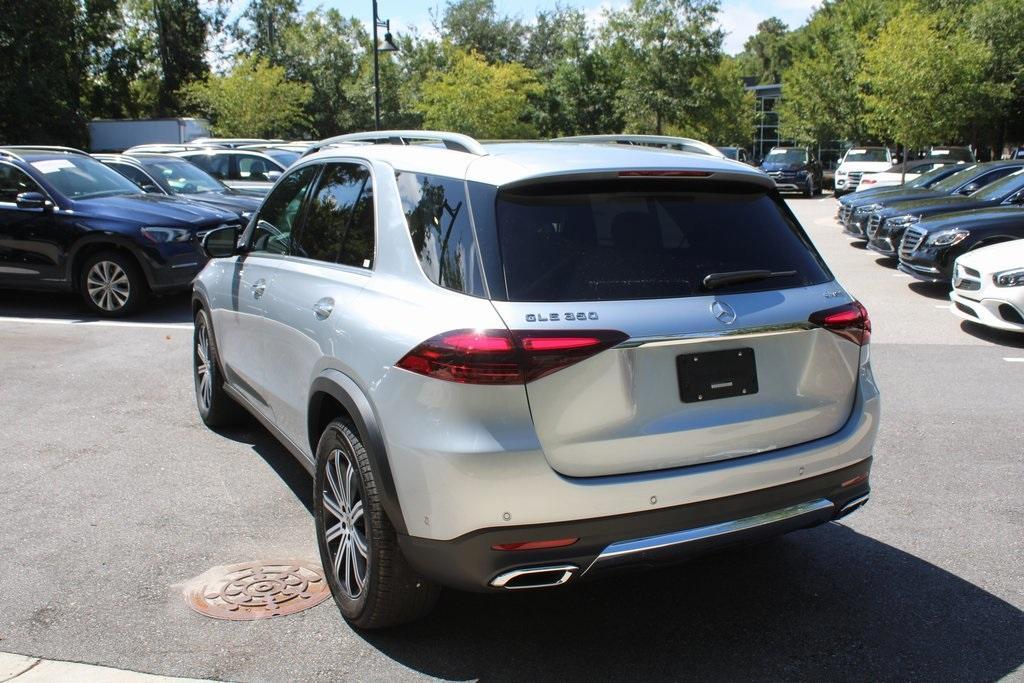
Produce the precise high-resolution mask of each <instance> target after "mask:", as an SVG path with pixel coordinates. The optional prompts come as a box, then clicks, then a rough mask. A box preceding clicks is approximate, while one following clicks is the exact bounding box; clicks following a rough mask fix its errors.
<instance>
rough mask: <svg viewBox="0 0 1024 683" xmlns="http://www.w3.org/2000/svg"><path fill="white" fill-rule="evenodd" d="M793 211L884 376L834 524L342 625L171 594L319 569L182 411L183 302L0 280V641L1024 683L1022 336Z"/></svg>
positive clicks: (100, 655) (425, 662)
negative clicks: (281, 563)
mask: <svg viewBox="0 0 1024 683" xmlns="http://www.w3.org/2000/svg"><path fill="white" fill-rule="evenodd" d="M790 204H791V206H792V207H793V209H794V210H795V211H796V213H797V215H798V216H799V217H800V219H801V221H802V222H803V224H804V226H805V228H806V229H807V230H808V232H809V233H810V234H811V236H812V238H813V240H814V241H815V243H816V244H817V245H818V246H819V248H820V250H821V251H822V253H823V254H824V256H825V258H826V260H827V262H828V263H829V265H830V266H831V267H832V269H833V271H834V272H835V273H836V275H837V276H838V277H839V278H840V280H841V281H842V282H843V284H844V285H845V286H846V287H847V288H848V289H850V290H851V291H852V292H853V293H854V294H855V295H856V296H857V297H859V298H860V300H861V301H862V302H863V303H864V304H865V305H866V306H867V308H868V310H869V311H870V314H871V317H872V321H873V323H874V333H873V339H872V347H871V353H872V354H873V363H874V368H875V374H876V377H877V380H878V383H879V385H880V387H881V390H882V392H883V416H882V424H881V431H880V434H879V439H878V442H877V445H876V449H875V466H874V470H873V472H872V486H873V494H872V499H871V501H870V503H869V504H868V505H867V506H866V507H865V508H863V509H862V510H860V511H858V512H857V513H855V514H854V515H852V516H850V517H848V518H846V519H844V520H843V521H842V522H840V523H833V524H828V525H825V526H822V527H818V528H816V529H812V530H807V531H800V532H796V533H794V534H791V535H789V536H786V537H783V538H781V539H778V540H775V541H771V542H768V543H765V544H761V545H758V546H753V547H747V548H742V549H737V550H732V551H729V552H725V553H722V554H718V555H713V556H708V557H704V558H701V559H699V560H695V561H693V562H690V563H688V564H685V565H681V566H678V567H675V568H671V569H667V570H662V571H658V572H654V573H647V574H641V575H634V576H631V577H623V578H619V579H615V580H612V581H606V582H600V583H590V584H580V585H579V586H577V587H574V588H570V589H566V590H555V591H539V592H533V593H525V594H512V595H497V596H489V595H469V594H461V593H456V592H451V591H449V592H446V593H444V594H443V595H442V598H441V600H440V602H439V604H438V607H437V609H436V611H435V612H434V613H433V614H432V615H431V616H429V617H428V618H427V619H425V620H423V621H421V622H418V623H416V624H413V625H411V626H407V627H404V628H401V629H396V630H392V631H388V632H381V633H367V634H361V633H357V632H354V631H353V630H352V629H350V628H349V627H348V626H347V625H346V624H345V622H344V621H343V620H342V619H341V618H340V616H339V614H338V613H337V610H336V609H335V607H334V605H333V603H331V602H330V601H328V602H324V603H322V604H321V605H319V606H317V607H314V608H312V609H309V610H307V611H304V612H300V613H297V614H293V615H290V616H287V617H281V618H275V619H271V620H265V621H253V622H230V621H219V620H214V619H210V618H206V617H203V616H200V615H198V614H196V613H195V612H192V611H191V610H190V609H188V607H186V605H185V602H184V600H183V599H182V586H183V584H184V583H185V582H186V581H188V580H189V579H191V578H192V577H195V576H197V575H199V574H201V573H203V572H204V571H206V570H207V569H209V568H210V567H213V566H216V565H225V564H232V563H236V562H244V561H248V560H255V559H286V558H296V559H307V560H314V561H315V560H316V559H317V553H316V543H315V538H314V534H313V525H312V516H311V513H310V505H311V500H310V494H311V491H312V481H311V480H310V478H309V476H308V475H307V474H306V472H305V470H303V469H302V468H301V467H300V466H299V465H298V464H296V463H295V462H294V461H293V460H292V459H291V457H290V456H289V455H288V454H287V453H286V452H285V451H284V449H283V448H282V447H281V446H279V445H278V444H277V443H276V442H275V441H274V440H273V438H272V437H270V436H269V434H267V432H265V431H264V430H262V428H260V427H258V426H256V425H255V424H251V425H249V426H247V427H245V428H242V429H239V430H237V431H230V432H223V433H215V432H212V431H210V430H207V429H206V428H204V427H203V426H202V424H201V422H200V421H199V418H198V416H197V415H196V411H195V407H194V399H193V394H192V380H191V374H190V341H191V327H190V325H189V324H188V305H187V298H186V297H184V296H180V297H173V298H170V299H165V300H162V301H161V302H160V303H159V305H158V306H156V307H155V308H153V309H152V310H151V311H150V312H148V313H147V314H146V315H144V316H142V317H140V318H137V319H133V320H132V321H130V322H128V323H100V324H97V323H96V322H95V319H92V318H89V317H87V316H86V315H85V313H84V311H83V309H82V308H81V307H80V306H79V305H78V302H77V301H76V299H74V298H73V297H68V296H54V295H35V294H33V295H29V294H23V293H14V292H0V435H2V436H0V520H2V521H0V576H2V577H4V578H3V580H2V583H0V651H3V652H12V653H18V654H23V655H28V656H31V657H45V658H49V659H57V660H67V661H75V662H85V663H89V664H100V665H104V666H113V667H121V668H126V669H133V670H137V671H144V672H150V673H156V674H163V675H174V676H189V677H195V678H215V679H222V680H239V681H283V680H303V681H335V680H360V681H367V680H387V681H395V680H405V679H414V678H419V677H437V678H442V679H454V680H466V679H482V680H554V679H561V680H567V679H568V680H577V679H589V680H610V679H623V678H629V679H633V680H644V679H677V680H678V679H710V680H779V679H786V680H798V679H800V680H802V679H838V680H908V679H915V680H927V679H931V680H965V681H991V680H996V679H1000V678H1003V677H1009V678H1018V679H1020V678H1024V668H1022V665H1024V612H1022V608H1024V506H1022V503H1021V492H1022V491H1024V436H1022V425H1024V419H1022V418H1024V404H1022V395H1021V388H1022V387H1024V335H1021V336H1013V335H1010V334H997V333H993V332H986V331H984V330H982V329H981V328H978V327H976V326H972V325H970V324H967V323H964V324H961V322H960V321H959V320H958V319H957V318H955V317H954V316H953V315H952V314H951V313H950V312H949V311H948V310H947V306H946V303H945V302H946V299H945V290H944V289H943V288H941V287H938V288H936V287H926V286H921V285H917V284H914V283H912V281H911V280H910V278H908V277H906V276H903V275H901V274H899V273H897V271H895V270H894V269H893V268H892V267H891V265H892V264H891V263H888V262H884V261H883V262H882V263H878V262H877V261H878V260H879V259H878V257H877V256H876V255H875V254H873V253H871V252H866V251H865V250H864V249H863V248H861V247H858V246H855V245H852V244H851V243H850V242H849V241H848V240H847V239H846V238H845V237H843V236H842V234H841V231H840V230H839V228H838V227H837V226H836V225H835V223H834V222H833V219H832V216H833V214H834V212H835V206H836V203H835V201H834V200H833V199H832V198H830V197H824V198H818V199H808V200H804V199H794V200H792V201H791V203H790Z"/></svg>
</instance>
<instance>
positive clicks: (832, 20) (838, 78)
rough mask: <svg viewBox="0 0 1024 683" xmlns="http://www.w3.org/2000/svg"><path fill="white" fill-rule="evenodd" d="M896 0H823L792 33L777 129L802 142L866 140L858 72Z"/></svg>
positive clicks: (787, 136)
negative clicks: (800, 26)
mask: <svg viewBox="0 0 1024 683" xmlns="http://www.w3.org/2000/svg"><path fill="white" fill-rule="evenodd" d="M898 2H899V0H844V1H843V2H836V3H825V4H823V5H822V6H821V8H819V9H818V10H816V11H815V13H814V14H813V15H812V17H811V19H810V20H809V21H808V23H807V24H806V25H805V26H804V27H802V28H801V29H799V30H798V31H796V32H794V34H793V35H792V39H791V43H790V49H791V50H792V66H790V68H788V69H786V70H784V71H783V73H782V84H783V87H782V102H781V103H780V104H779V107H778V110H777V111H778V117H779V133H780V134H781V135H782V137H783V138H787V139H791V140H796V141H799V142H803V143H808V144H810V143H816V142H824V141H826V140H831V139H843V140H866V139H868V138H869V137H870V133H871V130H870V128H869V126H868V123H867V121H866V120H865V112H864V102H863V100H862V98H861V93H860V84H859V82H858V80H857V74H858V73H859V72H860V70H861V64H862V61H863V55H864V50H865V49H867V47H868V46H870V45H872V44H874V42H875V41H876V40H877V38H878V33H879V32H880V31H881V30H882V27H883V26H884V25H885V23H886V21H887V20H888V19H889V17H890V16H891V15H892V14H893V11H894V8H895V7H896V6H897V3H898Z"/></svg>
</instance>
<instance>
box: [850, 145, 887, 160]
mask: <svg viewBox="0 0 1024 683" xmlns="http://www.w3.org/2000/svg"><path fill="white" fill-rule="evenodd" d="M847 161H889V155H888V154H886V151H885V150H884V149H880V148H877V147H871V148H868V149H851V150H850V151H849V152H847V153H846V156H845V157H844V158H843V162H844V163H845V162H847Z"/></svg>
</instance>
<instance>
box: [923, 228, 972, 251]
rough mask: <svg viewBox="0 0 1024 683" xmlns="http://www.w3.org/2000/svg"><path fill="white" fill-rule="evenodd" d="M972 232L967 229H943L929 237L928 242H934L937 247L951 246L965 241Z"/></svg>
mask: <svg viewBox="0 0 1024 683" xmlns="http://www.w3.org/2000/svg"><path fill="white" fill-rule="evenodd" d="M970 234H971V233H970V232H968V231H967V230H956V229H953V230H942V231H940V232H937V233H935V234H934V235H932V236H931V237H929V238H928V244H934V245H935V246H937V247H951V246H953V245H954V244H960V243H961V242H963V241H964V240H965V239H967V237H968V235H970Z"/></svg>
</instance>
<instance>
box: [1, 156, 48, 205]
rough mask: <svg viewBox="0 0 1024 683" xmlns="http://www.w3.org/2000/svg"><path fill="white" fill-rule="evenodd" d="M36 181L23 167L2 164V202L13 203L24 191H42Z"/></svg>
mask: <svg viewBox="0 0 1024 683" xmlns="http://www.w3.org/2000/svg"><path fill="white" fill-rule="evenodd" d="M40 191H41V190H40V189H39V186H38V185H36V182H35V181H34V180H32V179H31V178H29V177H28V175H27V174H26V173H25V172H24V171H22V170H21V169H18V168H15V167H14V166H8V165H7V164H0V202H9V203H11V204H13V203H14V202H15V201H16V200H17V198H18V195H19V194H21V193H22V192H40Z"/></svg>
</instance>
